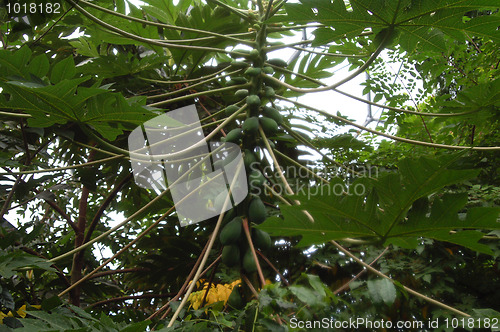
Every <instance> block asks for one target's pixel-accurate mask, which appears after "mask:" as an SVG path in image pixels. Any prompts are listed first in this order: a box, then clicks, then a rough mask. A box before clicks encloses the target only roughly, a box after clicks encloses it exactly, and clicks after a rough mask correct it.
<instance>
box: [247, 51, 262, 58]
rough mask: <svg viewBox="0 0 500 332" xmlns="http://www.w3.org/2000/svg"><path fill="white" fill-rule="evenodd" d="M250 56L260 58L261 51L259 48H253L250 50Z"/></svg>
mask: <svg viewBox="0 0 500 332" xmlns="http://www.w3.org/2000/svg"><path fill="white" fill-rule="evenodd" d="M248 56H249V57H250V59H252V60H256V59H258V58H259V56H260V52H259V50H256V49H253V50H251V51H250V53H249V54H248Z"/></svg>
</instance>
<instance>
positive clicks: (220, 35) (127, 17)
mask: <svg viewBox="0 0 500 332" xmlns="http://www.w3.org/2000/svg"><path fill="white" fill-rule="evenodd" d="M68 2H70V3H72V2H73V1H68ZM78 3H83V4H85V5H86V6H89V7H93V8H95V9H97V10H100V11H102V12H105V13H108V14H111V15H114V16H118V17H121V18H124V19H126V20H129V21H134V22H139V23H141V24H144V25H152V26H156V27H160V28H164V29H170V30H179V31H188V32H195V33H200V34H205V35H209V36H213V37H218V38H226V39H230V40H233V41H236V42H238V43H242V44H246V45H249V46H253V42H251V41H247V40H244V39H239V38H234V37H232V36H231V34H228V35H222V34H219V33H216V32H212V31H207V30H200V29H195V28H186V27H180V26H176V25H170V24H164V23H158V22H151V21H147V20H143V19H140V18H136V17H132V16H128V15H124V14H121V13H117V12H115V11H113V10H109V9H107V8H104V7H101V6H98V5H96V4H93V3H91V2H87V1H84V0H80V1H78ZM80 8H81V7H80ZM82 10H83V9H82ZM234 35H252V34H251V33H243V34H234ZM177 42H186V40H185V39H184V40H179V41H177Z"/></svg>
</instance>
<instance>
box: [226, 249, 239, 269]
mask: <svg viewBox="0 0 500 332" xmlns="http://www.w3.org/2000/svg"><path fill="white" fill-rule="evenodd" d="M239 262H240V248H238V246H235V245H227V246H224V248H222V263H224V264H226V265H227V266H235V265H236V264H238V263H239Z"/></svg>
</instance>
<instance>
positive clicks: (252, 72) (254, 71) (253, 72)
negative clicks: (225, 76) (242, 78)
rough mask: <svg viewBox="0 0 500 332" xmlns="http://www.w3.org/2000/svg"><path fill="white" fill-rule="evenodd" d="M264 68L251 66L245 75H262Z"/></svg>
mask: <svg viewBox="0 0 500 332" xmlns="http://www.w3.org/2000/svg"><path fill="white" fill-rule="evenodd" d="M261 71H262V69H260V68H255V67H250V68H247V70H245V73H244V74H245V75H247V76H257V75H260V73H261Z"/></svg>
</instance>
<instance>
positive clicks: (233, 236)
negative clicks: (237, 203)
mask: <svg viewBox="0 0 500 332" xmlns="http://www.w3.org/2000/svg"><path fill="white" fill-rule="evenodd" d="M242 223H243V220H241V218H240V217H236V218H234V219H233V220H231V221H230V222H228V223H227V225H226V226H224V228H223V229H222V231H221V232H220V235H219V240H220V243H222V244H223V245H226V244H234V243H236V242H238V240H239V238H240V235H241V229H242V226H241V224H242Z"/></svg>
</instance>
